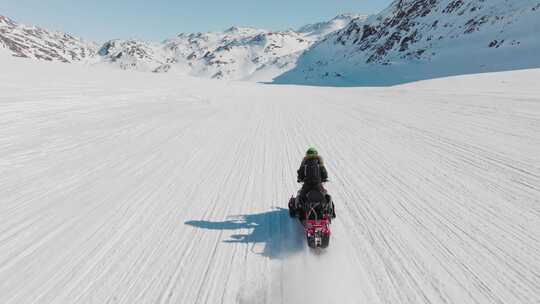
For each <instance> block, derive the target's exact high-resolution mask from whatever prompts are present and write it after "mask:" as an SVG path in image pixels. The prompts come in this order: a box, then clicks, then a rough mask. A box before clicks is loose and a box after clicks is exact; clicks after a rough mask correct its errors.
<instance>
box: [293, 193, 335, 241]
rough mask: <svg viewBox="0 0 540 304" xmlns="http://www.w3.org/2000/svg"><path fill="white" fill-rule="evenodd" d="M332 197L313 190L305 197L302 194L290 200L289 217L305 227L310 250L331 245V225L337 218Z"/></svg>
mask: <svg viewBox="0 0 540 304" xmlns="http://www.w3.org/2000/svg"><path fill="white" fill-rule="evenodd" d="M333 209H334V203H333V202H332V197H331V196H330V195H328V194H326V193H323V192H322V191H318V190H311V191H309V192H308V193H307V194H306V195H305V197H301V196H300V193H299V194H298V196H297V197H296V198H295V197H294V196H292V197H291V198H290V200H289V215H290V216H291V217H296V218H298V219H299V220H300V223H302V225H303V226H304V232H305V234H306V239H307V242H308V246H309V247H310V248H326V247H328V245H329V244H330V234H331V231H330V223H331V222H332V218H334V217H335V212H334V210H333Z"/></svg>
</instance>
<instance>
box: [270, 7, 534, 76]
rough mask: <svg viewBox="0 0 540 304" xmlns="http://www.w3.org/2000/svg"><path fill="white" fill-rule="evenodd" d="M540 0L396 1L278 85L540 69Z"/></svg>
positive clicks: (336, 36)
mask: <svg viewBox="0 0 540 304" xmlns="http://www.w3.org/2000/svg"><path fill="white" fill-rule="evenodd" d="M539 33H540V1H539V0H512V1H508V0H396V1H394V2H393V3H392V4H391V5H390V6H389V7H388V8H387V9H386V10H384V11H383V12H381V13H380V14H378V15H374V16H371V17H370V18H369V19H368V20H367V21H364V20H357V21H352V22H351V23H349V24H348V25H347V26H346V27H345V28H343V29H342V30H340V31H338V32H336V33H333V34H330V35H329V36H327V37H326V38H325V39H323V40H322V41H321V42H319V43H317V44H316V45H315V46H313V47H312V48H311V49H310V50H308V51H307V52H306V53H305V54H303V56H302V57H300V59H299V61H298V65H297V66H296V68H295V69H294V70H292V71H289V72H287V73H285V74H284V75H281V76H280V77H278V78H277V80H276V83H302V84H314V85H338V86H346V85H353V86H357V85H393V84H399V83H404V82H410V81H415V80H421V79H431V78H435V77H441V76H449V75H461V74H469V73H480V72H490V71H504V70H515V69H524V68H535V67H540V57H539V56H538V54H540V38H539Z"/></svg>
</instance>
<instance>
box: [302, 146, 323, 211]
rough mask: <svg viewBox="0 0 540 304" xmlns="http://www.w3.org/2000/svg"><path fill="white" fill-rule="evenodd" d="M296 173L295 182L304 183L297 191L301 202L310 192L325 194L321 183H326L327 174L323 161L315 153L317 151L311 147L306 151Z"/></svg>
mask: <svg viewBox="0 0 540 304" xmlns="http://www.w3.org/2000/svg"><path fill="white" fill-rule="evenodd" d="M296 172H297V174H298V178H297V181H298V182H299V183H304V184H303V185H302V189H300V191H299V197H300V199H301V200H302V199H304V198H305V196H306V194H307V193H308V192H309V191H311V190H316V191H320V192H322V193H324V194H326V189H324V187H323V185H322V183H325V182H327V181H328V172H327V171H326V168H325V167H324V162H323V159H322V157H321V156H320V155H319V153H318V152H317V149H315V148H313V147H311V148H309V149H308V150H307V151H306V156H304V159H303V160H302V163H301V164H300V168H299V169H298V171H296Z"/></svg>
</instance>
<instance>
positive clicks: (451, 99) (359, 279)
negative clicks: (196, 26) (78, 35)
mask: <svg viewBox="0 0 540 304" xmlns="http://www.w3.org/2000/svg"><path fill="white" fill-rule="evenodd" d="M0 55H1V54H0ZM0 65H1V68H2V70H3V71H10V72H9V73H0V303H301V302H303V301H305V302H304V303H307V301H313V302H311V303H374V304H375V303H457V304H463V303H540V259H539V258H538V257H539V256H540V87H539V86H538V83H537V81H538V79H539V78H540V70H524V71H515V72H507V73H500V74H483V75H472V76H466V77H458V78H450V79H439V80H434V81H426V82H420V83H414V84H409V85H405V86H398V87H392V88H317V87H297V86H277V85H262V84H255V83H247V82H238V83H236V82H226V81H212V80H204V79H193V78H187V77H186V78H178V77H174V78H173V77H171V75H168V74H148V73H128V72H123V71H117V70H111V69H101V68H89V67H85V66H80V65H62V64H53V63H50V64H45V63H38V62H32V61H24V60H23V61H21V60H18V59H11V58H9V59H8V58H1V59H0ZM311 144H313V145H315V146H317V147H318V148H319V150H320V152H321V153H322V155H323V156H324V157H325V160H326V163H327V166H328V170H329V173H330V177H331V183H329V184H328V186H327V187H328V188H329V190H330V192H331V193H332V194H333V195H334V198H335V202H336V205H337V214H338V218H337V220H336V221H335V222H334V224H333V231H334V234H333V238H332V240H331V244H330V248H329V249H328V250H326V251H324V252H323V253H319V254H317V253H315V252H312V251H310V250H308V249H307V248H306V246H305V244H304V240H303V238H302V235H301V230H300V227H299V225H298V224H297V223H296V222H295V221H293V220H291V219H289V218H288V215H287V212H286V210H285V209H284V208H285V207H286V203H287V200H288V198H289V196H290V195H291V194H292V193H294V192H295V191H296V187H297V184H296V180H295V178H296V177H295V170H296V167H297V166H298V165H299V162H300V160H301V157H302V154H303V152H304V150H305V149H306V148H307V146H308V145H311Z"/></svg>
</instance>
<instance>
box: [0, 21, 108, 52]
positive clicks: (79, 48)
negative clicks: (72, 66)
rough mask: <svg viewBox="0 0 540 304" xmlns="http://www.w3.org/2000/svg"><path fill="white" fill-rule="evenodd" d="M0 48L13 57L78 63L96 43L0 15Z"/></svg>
mask: <svg viewBox="0 0 540 304" xmlns="http://www.w3.org/2000/svg"><path fill="white" fill-rule="evenodd" d="M0 48H4V49H5V50H7V52H9V53H11V54H12V55H13V56H16V57H23V58H34V59H42V60H48V61H61V62H78V61H82V60H86V59H88V58H91V57H93V56H94V55H95V53H96V49H97V46H96V45H95V44H94V43H91V42H87V41H84V40H82V39H80V38H77V37H74V36H72V35H69V34H66V33H62V32H54V31H48V30H45V29H42V28H40V27H35V26H25V25H22V24H18V23H16V22H15V21H13V20H11V19H9V18H7V17H5V16H0Z"/></svg>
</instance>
